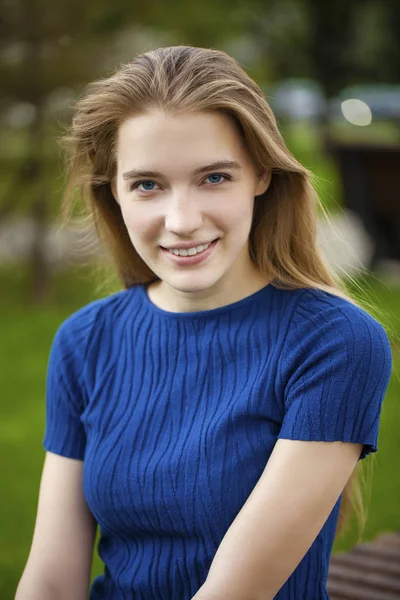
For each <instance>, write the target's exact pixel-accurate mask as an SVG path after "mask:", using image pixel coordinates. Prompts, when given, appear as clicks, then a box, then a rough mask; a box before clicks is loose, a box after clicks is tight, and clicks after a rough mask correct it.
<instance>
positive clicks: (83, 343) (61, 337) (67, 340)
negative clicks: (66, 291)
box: [53, 290, 130, 354]
mask: <svg viewBox="0 0 400 600" xmlns="http://www.w3.org/2000/svg"><path fill="white" fill-rule="evenodd" d="M129 296H130V290H121V291H119V292H116V293H114V294H111V295H110V296H107V297H104V298H100V299H98V300H94V301H92V302H90V303H89V304H86V305H85V306H83V307H82V308H79V309H78V310H76V311H75V312H73V313H72V314H71V315H69V316H68V317H67V318H66V319H65V320H64V321H63V322H62V323H61V324H60V325H59V327H58V329H57V331H56V333H55V336H54V339H53V347H57V348H60V349H63V350H64V352H66V353H69V352H72V353H74V354H77V353H78V354H79V353H81V352H84V351H85V348H86V347H87V345H88V343H89V341H90V339H91V337H92V334H93V332H94V331H95V330H96V331H98V330H100V329H101V328H103V327H104V323H105V322H107V321H110V320H111V319H112V318H113V316H114V315H115V314H117V313H120V311H121V309H122V311H123V309H124V307H125V306H128V302H129Z"/></svg>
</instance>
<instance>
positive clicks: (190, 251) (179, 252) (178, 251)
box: [168, 242, 211, 256]
mask: <svg viewBox="0 0 400 600" xmlns="http://www.w3.org/2000/svg"><path fill="white" fill-rule="evenodd" d="M210 246H211V242H210V243H209V244H203V245H200V246H193V247H192V248H169V249H168V252H172V254H175V255H176V256H195V254H199V253H200V252H203V251H204V250H207V248H209V247H210Z"/></svg>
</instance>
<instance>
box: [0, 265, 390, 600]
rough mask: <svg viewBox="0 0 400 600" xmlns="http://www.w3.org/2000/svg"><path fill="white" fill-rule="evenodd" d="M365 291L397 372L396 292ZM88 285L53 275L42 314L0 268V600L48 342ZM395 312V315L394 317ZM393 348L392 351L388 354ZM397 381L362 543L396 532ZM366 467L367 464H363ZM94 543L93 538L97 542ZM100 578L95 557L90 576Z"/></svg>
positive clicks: (39, 423) (27, 506)
mask: <svg viewBox="0 0 400 600" xmlns="http://www.w3.org/2000/svg"><path fill="white" fill-rule="evenodd" d="M362 285H363V288H364V289H365V288H366V286H368V287H369V288H370V290H371V292H373V293H374V294H375V295H376V298H379V299H380V303H381V307H382V308H383V309H385V310H386V311H387V319H388V321H390V324H391V329H392V332H391V337H392V341H393V343H394V347H393V355H394V363H395V368H396V371H397V373H399V367H400V353H399V350H398V348H399V344H398V340H399V337H400V321H399V307H400V288H397V289H390V288H389V287H388V286H385V285H384V284H382V283H381V282H379V281H376V280H374V279H371V278H366V279H365V280H364V281H362ZM94 287H95V286H94V281H93V279H91V278H90V277H89V275H88V271H87V270H82V269H80V270H74V271H71V272H69V273H65V274H58V275H56V276H55V285H54V294H53V297H52V299H51V301H49V302H48V304H47V305H45V306H42V307H32V306H29V305H28V304H27V302H26V301H24V297H25V296H26V277H25V275H24V272H23V270H22V269H14V268H13V269H4V268H1V269H0V288H1V289H2V290H5V291H6V293H5V294H2V296H1V299H0V309H1V310H0V329H1V337H0V361H1V366H2V374H3V377H2V385H1V389H2V405H1V413H2V419H1V422H0V429H1V431H0V434H1V435H0V460H1V464H0V468H1V474H2V489H3V490H4V492H3V494H2V502H1V503H0V522H1V524H2V526H1V536H2V543H1V544H0V598H4V599H8V598H12V597H13V595H14V592H15V588H16V585H17V582H18V580H19V578H20V576H21V574H22V571H23V568H24V565H25V562H26V559H27V556H28V553H29V548H30V544H31V539H32V534H33V528H34V520H35V514H36V507H37V497H38V489H39V481H40V473H41V469H42V465H43V459H44V450H43V448H42V439H43V433H44V424H45V412H44V409H45V406H44V391H45V375H46V364H47V359H48V353H49V348H50V344H51V341H52V338H53V335H54V333H55V331H56V329H57V327H58V326H59V324H60V323H61V321H63V319H65V318H66V317H67V316H68V315H69V314H71V312H73V311H74V310H76V309H78V308H79V307H80V306H82V305H84V304H85V303H87V302H89V301H90V300H92V299H94V297H95V294H94V293H93V289H94ZM396 311H397V312H396ZM396 346H397V347H396ZM399 395H400V382H399V377H398V375H396V374H395V375H394V376H393V377H392V380H391V383H390V387H389V390H388V393H387V397H386V400H385V402H384V407H383V413H382V421H381V424H382V425H381V436H380V443H379V452H378V454H377V461H376V468H375V473H374V480H373V487H372V501H371V509H370V514H369V520H368V525H367V528H366V531H365V539H371V538H372V537H374V536H375V535H376V534H378V533H379V532H381V531H393V530H396V529H399V528H400V513H399V511H398V505H399V499H400V478H399V477H398V476H397V473H398V467H397V457H398V456H400V436H399V435H398V431H399V430H400V403H399V401H398V399H399ZM367 460H368V459H367ZM354 535H355V534H354V528H353V531H350V534H349V535H347V537H346V538H345V539H344V540H343V541H341V542H337V543H336V544H335V551H337V550H342V549H345V548H349V547H350V546H351V545H353V543H354V539H355V538H354ZM97 540H98V538H97ZM100 572H101V563H100V560H99V559H98V557H95V560H94V564H93V570H92V577H94V576H96V575H97V574H99V573H100Z"/></svg>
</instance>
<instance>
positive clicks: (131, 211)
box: [121, 203, 160, 240]
mask: <svg viewBox="0 0 400 600" xmlns="http://www.w3.org/2000/svg"><path fill="white" fill-rule="evenodd" d="M121 212H122V216H123V219H124V222H125V225H126V228H127V230H128V232H129V235H130V237H131V239H132V240H141V239H142V240H146V239H150V238H151V237H154V236H155V235H156V233H157V231H158V230H159V227H160V218H159V216H158V215H157V214H152V213H153V212H154V211H151V210H150V209H149V208H146V206H143V205H139V204H137V205H134V204H133V203H132V204H130V205H129V206H126V205H121Z"/></svg>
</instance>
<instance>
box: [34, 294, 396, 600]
mask: <svg viewBox="0 0 400 600" xmlns="http://www.w3.org/2000/svg"><path fill="white" fill-rule="evenodd" d="M390 372H391V352H390V345H389V341H388V338H387V336H386V333H385V331H384V329H383V328H382V326H381V325H380V324H379V323H378V322H377V321H375V320H374V319H373V318H372V317H371V316H370V315H369V314H367V313H366V312H364V311H363V310H361V309H359V308H358V307H355V306H353V305H352V304H350V303H349V302H347V301H346V300H343V299H341V298H338V297H336V296H334V295H331V294H327V293H325V292H322V291H316V290H305V289H302V290H285V291H284V290H279V289H277V288H275V287H274V286H273V285H268V286H266V287H265V288H263V289H262V290H260V291H259V292H257V293H255V294H253V295H251V296H249V297H247V298H245V299H243V300H240V301H239V302H235V303H234V304H230V305H228V306H225V307H221V308H217V309H213V310H208V311H201V312H194V313H193V312H192V313H171V312H167V311H163V310H161V309H159V308H157V307H156V306H155V305H154V304H152V302H151V301H150V300H149V298H148V296H147V293H146V290H145V288H144V287H143V286H135V287H132V288H130V289H129V290H127V291H122V292H119V293H117V294H114V295H112V296H110V297H108V298H105V299H102V300H99V301H96V302H93V303H91V304H89V305H87V306H86V307H84V308H82V309H81V310H79V311H78V312H76V313H74V314H73V315H71V316H70V317H69V318H68V319H67V320H66V321H65V322H64V323H63V324H62V325H61V327H60V328H59V330H58V332H57V334H56V336H55V338H54V341H53V346H52V350H51V353H50V360H49V367H48V379H47V400H46V432H45V438H44V448H45V449H46V450H48V451H51V452H54V453H56V454H60V455H62V456H66V457H71V458H75V459H81V460H84V476H83V479H84V482H83V485H84V493H85V496H86V499H87V502H88V505H89V507H90V509H91V511H92V513H93V515H94V517H95V518H96V520H97V522H98V524H99V526H100V530H101V540H100V543H99V547H98V552H99V554H100V556H101V558H102V560H103V561H104V563H105V573H104V575H102V576H100V577H98V578H96V579H95V581H94V582H93V583H92V586H91V592H90V599H91V600H190V599H191V598H192V597H193V596H194V594H195V593H196V591H197V590H198V589H199V588H200V586H201V585H202V584H203V583H204V581H205V579H206V577H207V573H208V570H209V568H210V565H211V562H212V560H213V558H214V556H215V553H216V551H217V549H218V546H219V545H220V543H221V541H222V538H223V537H224V535H225V533H226V531H227V530H228V528H229V526H230V525H231V523H232V521H233V520H234V519H235V517H236V515H237V514H238V513H239V511H240V509H241V508H242V506H243V505H244V503H245V501H246V499H247V498H248V496H249V495H250V492H251V491H252V489H253V488H254V486H255V484H256V482H257V481H258V479H259V478H260V476H261V474H262V472H263V470H264V468H265V465H266V463H267V461H268V458H269V456H270V454H271V452H272V449H273V447H274V444H275V442H276V441H277V439H278V438H289V439H295V440H318V441H334V440H343V441H347V442H354V443H362V444H365V446H364V450H363V454H362V458H364V457H365V456H366V455H367V454H368V453H369V452H374V451H376V449H377V439H378V426H379V420H380V413H381V406H382V400H383V397H384V394H385V390H386V387H387V385H388V381H389V377H390ZM340 502H341V497H340V498H339V500H338V502H337V503H336V506H335V507H334V509H333V510H332V513H331V514H330V516H329V518H328V520H327V521H326V523H325V525H324V527H323V528H322V530H321V532H320V533H319V535H318V537H317V538H316V540H315V542H314V543H313V545H312V546H311V548H310V550H309V551H308V552H307V554H306V555H305V556H304V558H303V560H302V561H301V563H300V564H299V566H298V567H297V568H296V569H295V571H294V572H293V573H292V575H291V576H290V577H289V579H288V580H287V581H286V583H285V584H284V585H283V587H282V588H281V590H280V591H279V593H278V594H277V595H276V598H277V599H279V600H300V599H302V600H303V599H304V600H321V599H326V598H328V594H327V592H326V585H325V583H326V578H327V573H328V567H329V559H330V554H331V551H332V544H333V539H334V534H335V528H336V523H337V518H338V514H339V508H340ZM266 569H268V565H266Z"/></svg>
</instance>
